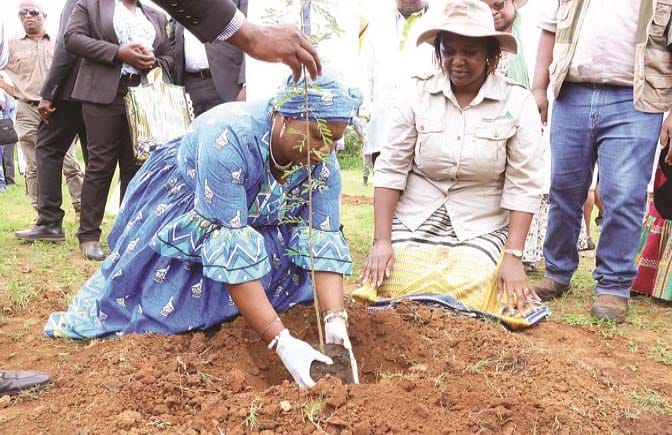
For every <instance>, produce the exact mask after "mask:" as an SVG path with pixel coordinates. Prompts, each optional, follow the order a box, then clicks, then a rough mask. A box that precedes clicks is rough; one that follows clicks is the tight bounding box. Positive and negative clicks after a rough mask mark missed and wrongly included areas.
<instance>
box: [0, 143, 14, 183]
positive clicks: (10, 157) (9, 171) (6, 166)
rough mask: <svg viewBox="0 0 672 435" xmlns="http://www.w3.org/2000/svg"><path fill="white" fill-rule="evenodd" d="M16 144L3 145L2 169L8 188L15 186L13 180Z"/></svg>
mask: <svg viewBox="0 0 672 435" xmlns="http://www.w3.org/2000/svg"><path fill="white" fill-rule="evenodd" d="M15 149H16V144H15V143H13V144H11V145H5V153H4V154H3V156H2V162H0V163H1V164H2V169H3V170H4V172H5V184H7V185H8V186H9V185H10V184H16V179H15V178H14V177H15V176H16V175H15V172H14V155H15V154H16V151H15Z"/></svg>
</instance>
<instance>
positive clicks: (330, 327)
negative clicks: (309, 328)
mask: <svg viewBox="0 0 672 435" xmlns="http://www.w3.org/2000/svg"><path fill="white" fill-rule="evenodd" d="M324 336H325V337H324V338H325V341H326V343H327V344H340V345H341V346H343V347H344V348H346V349H348V350H352V344H351V343H350V337H349V336H348V327H347V326H346V324H345V318H343V317H333V318H331V319H329V320H328V321H325V322H324Z"/></svg>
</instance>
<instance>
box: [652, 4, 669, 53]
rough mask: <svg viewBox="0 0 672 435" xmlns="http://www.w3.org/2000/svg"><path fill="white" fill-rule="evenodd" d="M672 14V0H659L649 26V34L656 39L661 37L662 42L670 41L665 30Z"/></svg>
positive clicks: (667, 42)
mask: <svg viewBox="0 0 672 435" xmlns="http://www.w3.org/2000/svg"><path fill="white" fill-rule="evenodd" d="M671 15H672V1H669V0H668V1H658V3H656V10H655V11H654V13H653V19H652V20H651V26H650V27H649V35H650V36H651V37H652V38H654V39H660V42H662V43H664V44H665V45H667V44H669V43H670V41H668V40H667V38H666V35H665V31H666V30H667V28H668V24H669V22H670V16H671Z"/></svg>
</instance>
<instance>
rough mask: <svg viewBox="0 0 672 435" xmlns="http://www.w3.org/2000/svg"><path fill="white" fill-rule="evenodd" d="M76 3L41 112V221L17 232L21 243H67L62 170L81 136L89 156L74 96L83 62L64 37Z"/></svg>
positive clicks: (65, 16)
mask: <svg viewBox="0 0 672 435" xmlns="http://www.w3.org/2000/svg"><path fill="white" fill-rule="evenodd" d="M75 4H77V0H67V1H66V3H65V6H64V7H63V12H62V13H61V23H60V27H59V31H58V37H57V39H56V48H55V50H54V58H53V61H52V62H51V68H49V74H48V75H47V78H46V80H45V82H44V85H43V86H42V92H41V96H42V99H41V101H40V104H39V106H38V108H37V111H38V113H39V115H40V117H41V118H42V121H43V122H42V123H41V124H40V127H39V128H38V130H37V144H36V147H35V160H36V161H37V180H38V185H39V186H40V189H39V193H38V201H37V214H38V219H37V224H36V225H35V226H34V227H33V228H31V229H28V230H23V231H17V232H16V233H14V235H15V236H16V238H17V239H21V240H28V241H33V240H45V241H59V240H65V233H64V232H63V216H64V215H65V213H64V212H63V210H62V209H61V204H62V202H63V195H62V189H61V171H62V170H63V163H64V161H65V160H64V159H72V157H73V155H74V144H73V141H74V139H75V137H79V142H80V143H81V144H82V150H83V151H84V157H85V159H84V160H86V156H87V151H86V130H85V129H84V120H83V119H82V105H81V103H80V102H79V101H75V100H73V99H72V98H71V97H70V94H71V93H72V89H73V86H74V84H75V79H76V78H77V71H79V64H80V59H79V57H77V56H75V55H73V54H70V53H69V52H68V51H67V50H66V49H65V45H64V43H63V34H64V33H65V29H66V28H67V27H68V21H69V20H70V15H72V9H73V8H74V7H75ZM75 164H76V162H75ZM80 174H81V171H80ZM80 190H81V187H80ZM73 203H74V200H73ZM73 205H74V204H73ZM78 205H79V201H78ZM75 212H76V215H75V220H76V221H77V222H79V216H78V214H79V210H78V209H77V207H76V208H75Z"/></svg>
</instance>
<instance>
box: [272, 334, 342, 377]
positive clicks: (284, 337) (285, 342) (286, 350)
mask: <svg viewBox="0 0 672 435" xmlns="http://www.w3.org/2000/svg"><path fill="white" fill-rule="evenodd" d="M346 337H347V335H346ZM273 345H275V346H276V347H275V353H277V354H278V356H279V357H280V360H281V361H282V364H284V366H285V368H286V369H287V371H288V372H289V374H291V375H292V378H294V381H295V382H296V383H297V384H299V387H301V388H312V387H314V386H315V381H313V379H312V378H311V377H310V365H311V364H312V363H313V361H320V362H323V363H325V364H327V365H332V364H333V361H332V360H331V358H329V357H328V356H326V355H323V354H321V353H320V352H318V351H317V350H315V349H313V348H312V347H311V346H310V345H309V344H308V343H306V342H305V341H301V340H299V339H298V338H294V337H292V335H291V334H290V333H289V330H287V329H283V330H282V331H280V334H278V336H277V337H276V338H275V339H274V340H273V341H272V342H271V344H270V345H269V348H271V349H272V348H273Z"/></svg>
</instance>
